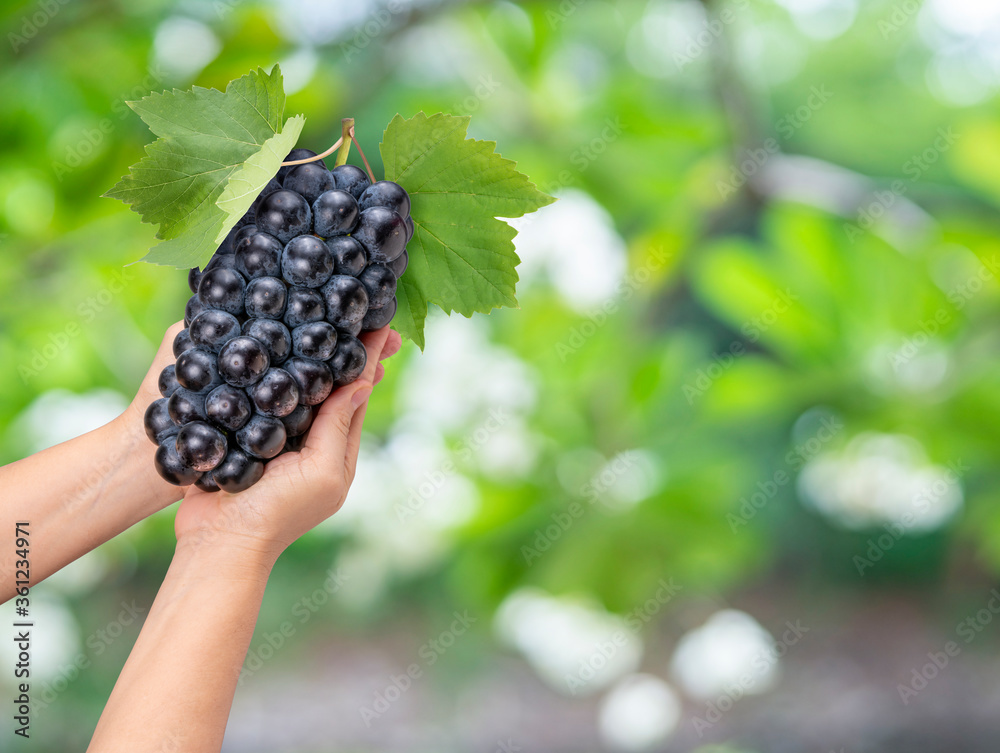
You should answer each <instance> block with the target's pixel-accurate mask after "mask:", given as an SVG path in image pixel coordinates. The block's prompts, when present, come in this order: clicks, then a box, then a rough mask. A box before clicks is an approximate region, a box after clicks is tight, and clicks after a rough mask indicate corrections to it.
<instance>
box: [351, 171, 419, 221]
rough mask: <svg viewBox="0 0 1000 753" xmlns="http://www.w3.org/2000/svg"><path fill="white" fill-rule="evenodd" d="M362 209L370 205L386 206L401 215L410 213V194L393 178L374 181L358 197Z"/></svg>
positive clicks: (404, 215)
mask: <svg viewBox="0 0 1000 753" xmlns="http://www.w3.org/2000/svg"><path fill="white" fill-rule="evenodd" d="M358 206H359V207H360V208H361V210H362V211H364V210H365V209H368V208H370V207H386V208H387V209H391V210H392V211H393V212H395V213H396V214H398V215H399V216H400V217H408V216H409V214H410V195H409V194H408V193H406V191H405V190H404V189H403V187H402V186H401V185H399V184H398V183H393V182H392V181H391V180H380V181H378V182H376V183H372V184H371V185H370V186H368V188H366V189H365V192H364V193H363V194H361V198H360V199H358Z"/></svg>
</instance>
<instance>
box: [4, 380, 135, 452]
mask: <svg viewBox="0 0 1000 753" xmlns="http://www.w3.org/2000/svg"><path fill="white" fill-rule="evenodd" d="M127 407H128V399H127V398H126V397H125V396H124V395H122V394H121V393H119V392H115V391H114V390H106V389H97V390H91V391H90V392H84V393H82V394H79V395H78V394H76V393H73V392H69V391H68V390H50V391H49V392H45V393H43V394H42V395H39V396H38V397H37V398H36V399H35V401H34V402H33V403H32V404H31V405H29V406H28V407H27V408H26V409H25V410H24V412H23V413H22V414H21V416H20V418H19V419H18V422H19V423H21V424H22V425H23V426H24V431H25V434H26V436H27V440H28V446H29V448H30V450H31V452H38V451H40V450H44V449H45V448H47V447H52V446H53V445H57V444H59V443H60V442H65V441H67V440H69V439H73V438H74V437H78V436H80V435H81V434H86V433H87V432H88V431H92V430H94V429H97V428H99V427H101V426H103V425H104V424H106V423H108V422H109V421H111V420H112V419H114V418H117V417H118V416H119V415H121V413H122V411H124V410H125V408H127Z"/></svg>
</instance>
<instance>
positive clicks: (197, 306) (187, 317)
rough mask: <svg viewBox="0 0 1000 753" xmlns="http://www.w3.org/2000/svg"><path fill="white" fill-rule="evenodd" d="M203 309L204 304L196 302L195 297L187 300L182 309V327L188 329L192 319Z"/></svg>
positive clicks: (196, 297)
mask: <svg viewBox="0 0 1000 753" xmlns="http://www.w3.org/2000/svg"><path fill="white" fill-rule="evenodd" d="M204 309H205V304H203V303H202V302H201V301H200V300H198V296H197V295H193V296H191V297H190V298H189V299H188V302H187V305H186V306H185V307H184V326H185V327H190V326H191V322H192V321H194V318H195V317H196V316H198V314H200V313H201V312H202V311H203V310H204Z"/></svg>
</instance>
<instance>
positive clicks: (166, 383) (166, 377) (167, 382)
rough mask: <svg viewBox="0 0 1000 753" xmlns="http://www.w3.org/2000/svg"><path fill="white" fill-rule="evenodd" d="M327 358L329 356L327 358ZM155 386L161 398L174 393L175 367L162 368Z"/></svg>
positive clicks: (175, 389) (175, 388)
mask: <svg viewBox="0 0 1000 753" xmlns="http://www.w3.org/2000/svg"><path fill="white" fill-rule="evenodd" d="M327 358H329V356H327ZM156 386H157V387H158V388H159V390H160V394H161V395H163V397H170V396H171V395H173V394H174V393H175V392H177V388H178V387H180V384H179V383H178V382H177V366H176V365H175V364H170V365H169V366H164V367H163V371H161V372H160V378H159V380H157V383H156Z"/></svg>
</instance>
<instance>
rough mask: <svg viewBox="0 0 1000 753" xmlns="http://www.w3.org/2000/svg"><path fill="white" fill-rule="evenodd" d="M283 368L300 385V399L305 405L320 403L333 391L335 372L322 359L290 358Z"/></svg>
mask: <svg viewBox="0 0 1000 753" xmlns="http://www.w3.org/2000/svg"><path fill="white" fill-rule="evenodd" d="M282 368H283V369H284V370H285V371H287V372H288V373H289V374H291V375H292V379H294V380H295V384H296V385H298V392H299V401H300V402H301V403H302V404H303V405H319V404H320V403H322V402H323V401H324V400H326V399H327V398H328V397H329V396H330V393H331V392H333V374H332V373H331V372H330V367H329V366H327V365H326V364H325V363H323V362H322V361H314V360H312V359H311V358H289V359H288V361H286V362H285V365H284V366H283V367H282ZM286 415H287V414H286Z"/></svg>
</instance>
